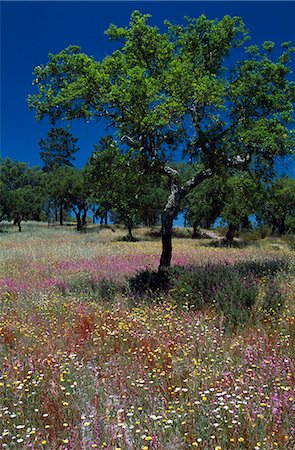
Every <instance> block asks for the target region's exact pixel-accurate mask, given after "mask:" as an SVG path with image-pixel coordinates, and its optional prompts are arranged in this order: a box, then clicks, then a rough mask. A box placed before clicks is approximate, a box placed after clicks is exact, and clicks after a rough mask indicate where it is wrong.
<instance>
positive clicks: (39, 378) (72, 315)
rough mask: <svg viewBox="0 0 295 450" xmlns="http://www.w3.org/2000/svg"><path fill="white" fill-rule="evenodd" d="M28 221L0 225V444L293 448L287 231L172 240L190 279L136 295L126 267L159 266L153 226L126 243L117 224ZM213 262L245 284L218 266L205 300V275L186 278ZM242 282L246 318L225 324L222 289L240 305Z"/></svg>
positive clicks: (131, 270)
mask: <svg viewBox="0 0 295 450" xmlns="http://www.w3.org/2000/svg"><path fill="white" fill-rule="evenodd" d="M23 229H24V232H22V233H15V232H13V233H12V232H10V231H11V230H10V228H8V229H7V230H8V231H9V232H7V233H1V234H0V302H1V303H0V304H1V310H0V354H1V365H2V367H1V373H0V448H6V449H9V450H10V449H33V450H37V449H51V450H58V449H63V450H66V449H68V450H70V449H71V450H80V449H81V450H82V449H83V450H84V449H85V450H86V449H87V450H88V449H93V448H98V449H109V450H119V449H121V450H127V449H129V450H131V449H132V450H150V449H157V450H164V449H165V450H181V449H183V450H186V449H191V448H192V449H193V448H200V449H207V450H211V449H213V450H221V449H222V450H228V449H233V450H234V449H255V450H257V449H260V448H261V449H292V448H294V447H295V425H294V415H295V394H294V350H295V317H294V311H295V308H294V293H295V284H294V269H293V268H292V267H293V264H294V250H292V246H288V242H286V240H279V239H276V240H274V239H264V240H261V241H256V242H255V245H254V244H253V245H251V244H249V245H247V246H245V247H244V248H232V249H225V248H222V247H220V248H219V247H218V246H216V247H215V246H213V245H212V241H211V240H206V239H205V240H200V241H196V240H192V239H184V238H177V239H174V242H173V247H174V254H173V265H174V266H175V265H176V266H177V265H180V266H186V267H190V270H191V272H190V278H187V280H188V281H186V284H185V283H184V282H183V280H182V278H177V277H176V281H175V280H174V285H173V286H174V287H173V289H171V290H170V291H159V292H157V293H153V295H147V294H145V295H143V294H138V293H134V292H133V291H131V290H130V284H129V279H130V278H131V277H134V276H135V274H136V273H137V272H138V271H140V270H145V269H147V268H148V269H150V271H152V270H153V269H156V268H157V266H158V262H159V254H160V246H161V244H160V240H159V239H158V238H153V237H151V236H150V234H149V232H148V231H147V230H135V233H134V234H135V236H136V237H137V238H138V239H139V240H138V242H134V243H129V242H123V241H122V240H121V239H122V237H123V236H124V233H125V231H124V230H123V229H120V228H116V230H115V231H112V229H102V230H101V231H98V229H93V230H91V229H90V230H89V232H87V233H84V234H79V233H77V232H76V231H75V230H74V229H71V228H70V227H64V228H60V227H49V228H48V227H46V226H39V227H32V226H29V225H24V227H23ZM280 261H283V262H284V264H283V265H281V266H280V264H278V262H280ZM263 264H264V266H263V267H268V268H270V269H271V268H272V267H274V266H275V267H277V266H278V267H281V269H280V270H276V271H274V270H270V269H268V271H264V272H263V271H259V270H260V269H259V267H260V266H261V265H263ZM241 267H242V268H243V270H244V272H243V271H242V272H241ZM244 267H250V269H251V270H252V271H251V270H250V271H249V270H248V269H247V270H246V271H245V269H244ZM282 267H283V269H282ZM207 268H209V269H210V270H212V277H213V276H214V277H215V278H218V277H217V275H216V273H218V274H219V272H220V274H223V275H222V276H225V277H227V274H229V273H231V271H233V273H236V272H237V274H238V275H237V276H240V274H242V275H241V276H242V281H241V283H242V284H241V283H240V281H239V280H240V278H239V280H238V281H235V280H236V279H234V281H232V280H231V279H230V278H231V277H229V279H228V281H226V282H225V278H220V280H221V281H220V282H219V284H218V282H216V284H215V285H214V289H213V288H212V292H211V291H208V292H209V295H208V298H209V300H210V298H211V297H212V299H213V298H214V301H213V300H212V302H211V303H210V301H208V299H207V300H206V302H205V300H204V298H203V297H204V292H205V293H206V291H202V292H201V291H200V290H202V289H206V286H207V285H206V284H205V281H204V283H203V284H200V286H201V287H200V290H199V291H198V290H197V292H195V291H194V288H193V287H192V286H191V285H190V282H191V281H190V280H191V279H192V277H194V276H195V277H196V280H197V279H198V283H200V282H201V281H202V280H200V278H202V277H204V279H205V278H206V277H205V273H206V271H207ZM224 268H226V270H227V272H224V270H225V269H224ZM235 268H237V269H235ZM253 268H254V269H255V268H258V269H259V270H258V269H257V270H256V269H255V270H256V272H255V273H253V270H254V269H253ZM209 269H208V270H209ZM202 270H203V272H202ZM194 271H195V272H194ZM235 271H236V272H235ZM191 274H193V275H192V276H191ZM194 274H195V275H194ZM202 274H203V275H202ZM224 274H225V275H224ZM249 274H250V275H249ZM220 276H221V275H220ZM249 277H250V278H249ZM232 282H234V283H240V284H238V285H236V284H233V285H231V284H230V283H232ZM206 283H208V280H207V278H206ZM243 283H244V284H243ZM225 285H228V286H229V288H228V286H225ZM204 286H205V288H204ZM208 286H209V285H208ZM210 286H211V285H210ZM231 286H234V287H236V286H238V288H239V289H238V288H237V289H236V290H234V289H233V288H232V287H231ZM240 286H244V290H243V289H242V291H241V289H240ZM198 289H199V288H198ZM208 289H209V288H208ZM210 289H211V288H210ZM253 289H254V290H253ZM250 291H251V292H252V291H253V292H254V294H255V296H256V297H257V298H256V297H255V302H252V303H251V305H250V306H249V305H248V309H247V314H246V316H245V317H246V319H247V320H245V321H244V322H237V323H235V324H234V326H232V327H229V328H227V326H226V323H227V319H228V317H227V315H226V314H227V313H224V311H227V310H226V309H218V308H219V306H220V305H219V303H218V302H224V301H227V300H228V304H230V305H231V307H232V308H236V309H237V308H238V306H239V305H235V299H236V298H238V299H239V302H241V304H242V303H243V298H244V297H245V298H246V296H247V295H248V294H249V293H250ZM254 294H253V295H254ZM201 297H202V298H201ZM200 298H201V299H202V301H203V300H204V301H203V303H202V302H200ZM224 299H225V300H224ZM266 299H267V301H268V305H271V307H269V308H265V307H264V306H265V305H266V301H265V300H266ZM195 300H196V301H197V302H199V303H198V304H197V303H195V304H194V302H195ZM237 301H238V300H237ZM276 303H280V304H278V305H277V304H276ZM263 305H264V306H263ZM223 308H224V303H223ZM231 314H232V310H230V311H229V315H231ZM232 320H233V319H232Z"/></svg>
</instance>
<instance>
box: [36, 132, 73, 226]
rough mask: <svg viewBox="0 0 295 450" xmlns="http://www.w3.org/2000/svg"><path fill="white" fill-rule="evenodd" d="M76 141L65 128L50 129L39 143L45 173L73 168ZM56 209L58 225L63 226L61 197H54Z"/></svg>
mask: <svg viewBox="0 0 295 450" xmlns="http://www.w3.org/2000/svg"><path fill="white" fill-rule="evenodd" d="M77 141H78V139H77V138H75V137H74V136H73V135H72V134H71V133H70V131H69V130H68V129H66V128H62V127H59V128H51V130H50V131H49V132H48V133H47V136H46V139H45V140H44V139H41V140H40V141H39V146H40V149H41V152H40V156H41V159H42V161H43V163H44V166H43V170H44V171H45V172H54V171H57V170H58V169H59V168H60V167H68V166H73V161H74V160H75V157H74V154H75V153H76V152H77V151H78V150H79V148H78V147H77V146H76V145H75V144H76V142H77ZM55 203H56V208H59V223H60V225H62V224H63V209H64V206H65V205H64V204H63V201H62V199H61V196H59V195H57V197H56V202H55Z"/></svg>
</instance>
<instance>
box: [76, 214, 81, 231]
mask: <svg viewBox="0 0 295 450" xmlns="http://www.w3.org/2000/svg"><path fill="white" fill-rule="evenodd" d="M75 214H76V219H77V230H78V231H80V230H81V228H82V221H81V211H80V210H78V211H76V212H75Z"/></svg>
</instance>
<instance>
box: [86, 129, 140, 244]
mask: <svg viewBox="0 0 295 450" xmlns="http://www.w3.org/2000/svg"><path fill="white" fill-rule="evenodd" d="M94 147H95V149H96V152H94V153H93V155H92V158H91V161H90V167H91V177H92V180H93V182H94V183H95V190H96V193H97V194H98V195H97V203H98V204H99V205H104V204H106V203H107V204H108V205H109V207H110V209H111V210H112V213H113V219H115V221H118V222H121V223H123V224H124V225H126V227H127V228H128V239H129V240H133V239H134V238H133V235H132V228H133V227H134V225H136V224H137V223H138V222H139V216H138V210H139V205H140V201H141V200H140V199H141V193H142V185H141V182H142V181H143V180H142V176H141V174H140V171H141V170H142V168H140V163H139V160H138V158H136V156H134V154H133V153H131V152H130V151H126V152H125V153H123V152H122V151H121V150H120V148H119V146H118V145H117V143H116V142H115V141H114V140H113V139H112V138H111V137H110V136H108V137H106V138H103V139H101V141H100V144H99V145H95V146H94Z"/></svg>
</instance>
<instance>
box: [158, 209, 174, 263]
mask: <svg viewBox="0 0 295 450" xmlns="http://www.w3.org/2000/svg"><path fill="white" fill-rule="evenodd" d="M173 219H174V217H173V214H171V212H169V211H166V212H164V214H163V218H162V255H161V259H160V266H159V270H161V269H162V268H163V267H170V265H171V257H172V228H173Z"/></svg>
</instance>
